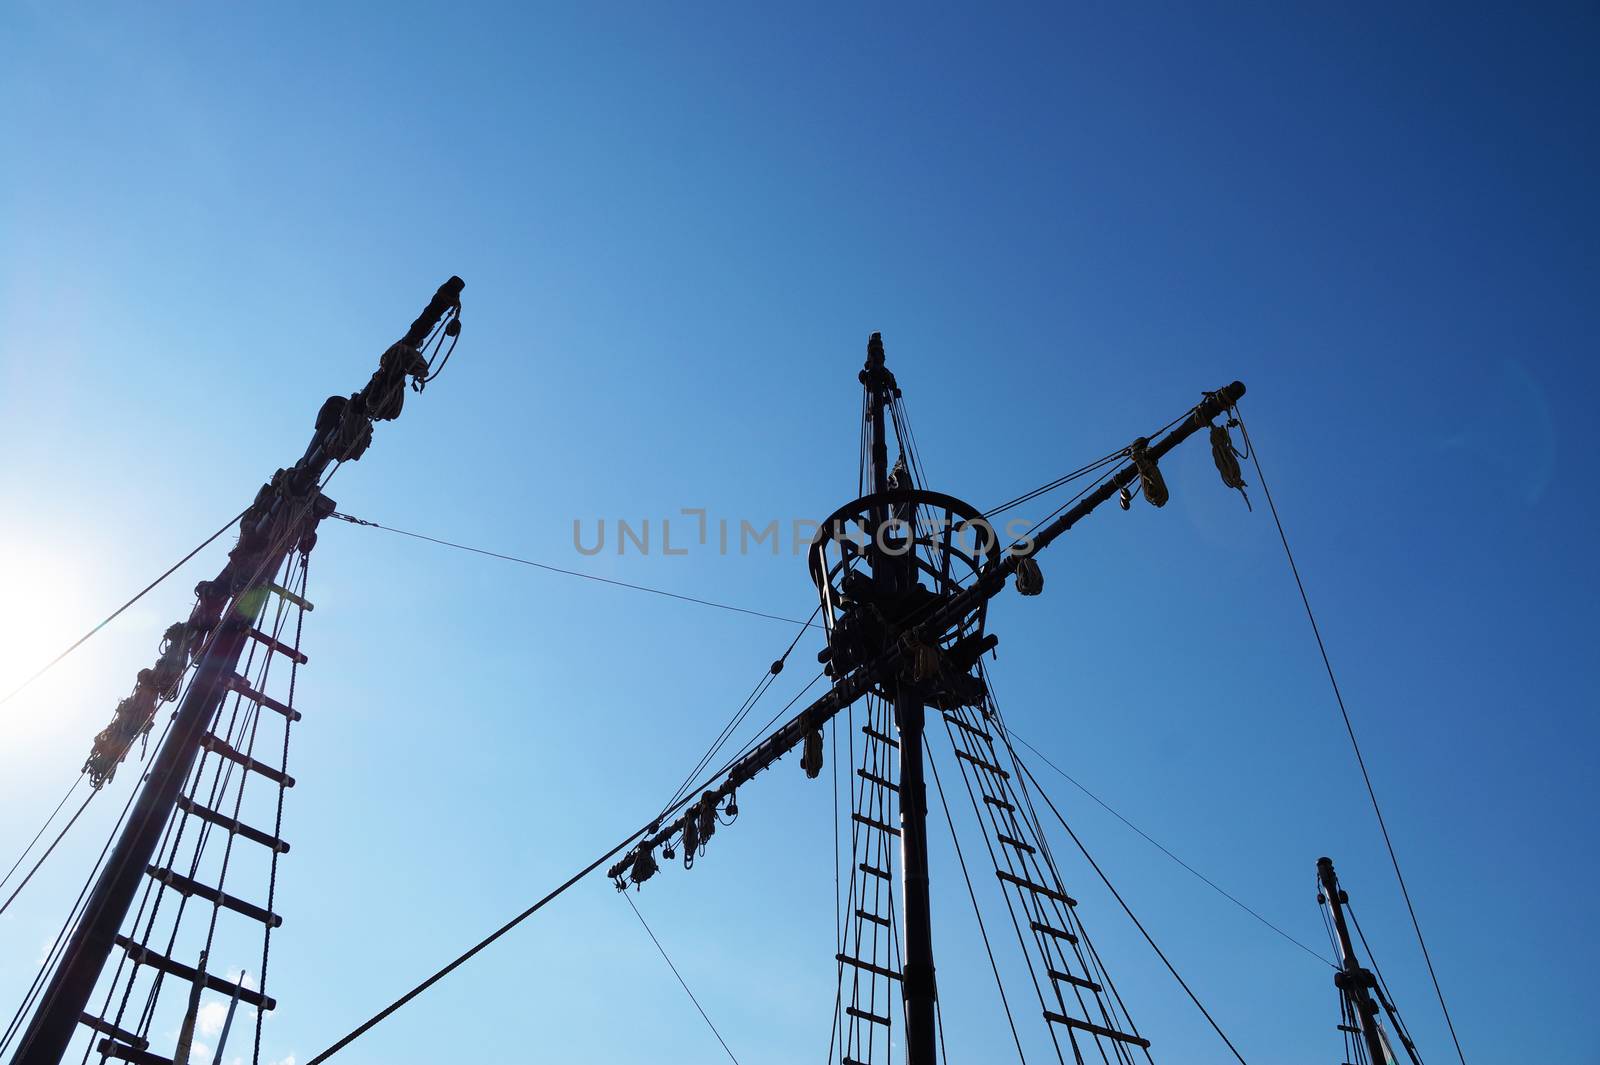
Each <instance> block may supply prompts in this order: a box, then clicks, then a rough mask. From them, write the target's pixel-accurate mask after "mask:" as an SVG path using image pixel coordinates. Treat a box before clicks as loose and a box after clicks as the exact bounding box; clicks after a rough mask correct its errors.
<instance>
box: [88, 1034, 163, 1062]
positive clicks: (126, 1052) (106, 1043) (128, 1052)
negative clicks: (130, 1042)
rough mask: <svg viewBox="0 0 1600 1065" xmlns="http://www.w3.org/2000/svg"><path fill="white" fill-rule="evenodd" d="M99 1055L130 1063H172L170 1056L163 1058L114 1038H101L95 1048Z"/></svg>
mask: <svg viewBox="0 0 1600 1065" xmlns="http://www.w3.org/2000/svg"><path fill="white" fill-rule="evenodd" d="M96 1049H98V1050H99V1051H100V1053H101V1055H103V1056H104V1057H108V1058H116V1059H117V1060H118V1061H126V1062H130V1063H131V1065H172V1059H171V1058H164V1057H162V1056H161V1055H160V1054H152V1053H150V1051H148V1050H144V1049H142V1048H140V1047H133V1046H127V1045H126V1044H123V1043H119V1042H117V1041H116V1040H114V1039H102V1040H100V1045H99V1046H98V1047H97V1048H96Z"/></svg>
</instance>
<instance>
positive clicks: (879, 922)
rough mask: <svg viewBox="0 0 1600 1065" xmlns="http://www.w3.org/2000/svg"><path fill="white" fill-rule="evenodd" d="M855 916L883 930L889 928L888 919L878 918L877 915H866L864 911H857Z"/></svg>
mask: <svg viewBox="0 0 1600 1065" xmlns="http://www.w3.org/2000/svg"><path fill="white" fill-rule="evenodd" d="M856 916H857V917H859V918H861V919H862V920H863V921H871V922H872V923H873V924H875V925H881V926H882V927H884V928H888V927H889V918H887V917H879V916H878V915H877V914H875V913H868V912H867V911H866V910H857V911H856Z"/></svg>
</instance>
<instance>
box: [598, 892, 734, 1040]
mask: <svg viewBox="0 0 1600 1065" xmlns="http://www.w3.org/2000/svg"><path fill="white" fill-rule="evenodd" d="M622 897H623V898H624V899H625V900H627V903H628V908H629V909H631V910H632V911H633V915H634V916H635V917H637V918H639V924H641V925H643V926H644V932H645V935H647V936H649V937H650V942H652V943H654V944H655V945H656V950H658V951H660V952H661V960H662V961H664V962H666V963H667V968H669V969H671V970H672V975H673V976H676V977H677V978H678V986H679V987H681V988H683V993H684V994H686V995H688V996H689V1001H690V1002H693V1003H694V1008H695V1009H697V1010H699V1011H700V1017H701V1019H702V1020H704V1021H705V1022H706V1027H707V1028H710V1029H711V1034H712V1035H714V1036H716V1037H717V1042H719V1043H721V1044H722V1049H723V1050H724V1051H726V1052H727V1055H728V1059H729V1060H730V1061H732V1062H733V1065H739V1059H738V1058H737V1057H735V1056H734V1053H733V1051H732V1050H730V1049H728V1042H727V1040H725V1039H723V1038H722V1033H721V1032H719V1031H717V1026H716V1025H714V1024H712V1023H711V1018H710V1017H708V1016H707V1015H706V1011H705V1007H704V1006H701V1005H700V1000H699V999H697V998H695V997H694V992H693V991H690V990H689V985H688V984H687V983H686V982H685V981H684V979H683V974H682V973H680V972H678V967H677V966H676V965H674V964H672V959H671V958H669V957H667V948H666V947H663V946H662V945H661V940H659V939H657V938H656V934H655V933H654V932H652V931H651V930H650V925H649V924H648V923H646V921H645V919H644V914H642V913H640V912H639V907H638V906H635V905H634V903H633V899H632V897H631V896H629V894H628V893H627V892H626V891H624V892H623V893H622Z"/></svg>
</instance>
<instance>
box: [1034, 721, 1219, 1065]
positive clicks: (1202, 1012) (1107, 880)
mask: <svg viewBox="0 0 1600 1065" xmlns="http://www.w3.org/2000/svg"><path fill="white" fill-rule="evenodd" d="M1002 735H1004V734H1003V733H1002ZM1011 760H1012V761H1013V762H1014V763H1015V764H1016V765H1017V766H1018V767H1019V768H1021V770H1022V773H1023V775H1024V776H1026V777H1027V778H1028V779H1029V780H1031V781H1032V782H1033V786H1034V789H1035V790H1037V791H1038V793H1039V797H1040V798H1041V799H1043V800H1044V804H1045V805H1046V806H1048V807H1049V808H1050V812H1051V813H1052V814H1054V815H1055V818H1056V820H1057V821H1059V822H1061V827H1062V828H1064V829H1066V831H1067V835H1068V836H1070V837H1072V842H1073V843H1075V844H1076V845H1077V847H1078V850H1079V851H1080V852H1081V853H1082V854H1083V856H1084V858H1085V859H1086V860H1087V861H1088V862H1089V866H1090V868H1092V869H1093V870H1094V872H1095V875H1096V876H1098V877H1099V878H1100V882H1101V883H1102V884H1104V885H1105V886H1106V890H1107V891H1109V892H1111V897H1112V898H1114V899H1116V900H1117V905H1118V906H1121V907H1122V912H1123V913H1125V914H1127V915H1128V920H1130V921H1132V922H1133V926H1134V927H1135V928H1137V929H1138V930H1139V934H1140V935H1141V936H1143V937H1144V941H1145V942H1146V943H1148V944H1150V949H1151V950H1153V951H1155V952H1156V957H1158V958H1160V959H1161V964H1162V965H1165V966H1166V967H1167V972H1169V973H1171V974H1172V978H1173V979H1174V980H1176V981H1178V986H1179V987H1181V988H1183V993H1184V994H1186V995H1188V996H1189V1001H1190V1002H1193V1003H1194V1004H1195V1008H1196V1009H1198V1010H1199V1011H1200V1015H1201V1016H1203V1017H1204V1018H1205V1019H1206V1023H1207V1024H1209V1025H1211V1028H1212V1030H1213V1031H1215V1032H1216V1033H1217V1035H1219V1036H1221V1037H1222V1041H1223V1042H1224V1043H1226V1044H1227V1045H1228V1049H1229V1050H1230V1051H1232V1052H1233V1056H1234V1057H1236V1058H1238V1059H1239V1065H1249V1063H1248V1062H1246V1061H1245V1060H1244V1055H1243V1054H1240V1053H1239V1048H1238V1047H1236V1046H1234V1045H1233V1040H1231V1039H1229V1038H1228V1033H1227V1032H1224V1031H1223V1030H1222V1026H1221V1025H1219V1024H1217V1022H1216V1019H1215V1018H1213V1017H1212V1016H1211V1012H1210V1011H1209V1010H1207V1009H1206V1007H1205V1004H1204V1003H1202V1002H1201V1001H1200V999H1199V997H1198V996H1197V995H1196V994H1195V993H1194V992H1193V991H1192V990H1190V988H1189V985H1188V984H1187V983H1186V982H1184V979H1183V977H1182V976H1179V975H1178V970H1177V969H1176V968H1174V967H1173V964H1172V962H1170V961H1168V960H1167V956H1166V954H1164V953H1163V952H1162V950H1161V948H1160V947H1158V946H1156V941H1155V939H1154V937H1152V936H1151V935H1150V933H1149V932H1147V931H1146V930H1145V927H1144V925H1143V924H1141V923H1140V921H1139V918H1137V917H1135V916H1134V915H1133V910H1132V909H1131V908H1130V907H1129V906H1128V904H1127V902H1125V901H1124V900H1123V898H1122V894H1121V893H1120V892H1118V891H1117V889H1116V888H1115V887H1112V886H1111V880H1110V878H1109V877H1107V876H1106V874H1105V872H1104V870H1102V869H1101V868H1100V863H1098V862H1096V861H1095V860H1094V856H1093V855H1091V854H1090V853H1089V848H1087V847H1085V846H1084V845H1083V840H1081V839H1079V838H1078V834H1077V833H1076V832H1074V831H1072V826H1071V825H1069V824H1067V819H1066V818H1065V817H1063V816H1061V811H1060V810H1058V809H1056V804H1055V803H1054V802H1052V801H1051V800H1050V796H1049V795H1048V794H1047V793H1046V792H1045V790H1044V787H1043V785H1041V784H1040V783H1039V780H1038V778H1037V777H1035V776H1034V775H1033V770H1031V769H1029V768H1028V766H1027V765H1026V763H1024V762H1023V761H1022V760H1021V759H1019V758H1018V757H1017V752H1016V750H1015V749H1013V750H1012V751H1011Z"/></svg>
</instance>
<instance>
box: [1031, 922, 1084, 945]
mask: <svg viewBox="0 0 1600 1065" xmlns="http://www.w3.org/2000/svg"><path fill="white" fill-rule="evenodd" d="M1028 927H1029V928H1031V929H1033V931H1035V932H1038V933H1039V934H1040V935H1046V936H1054V937H1055V938H1057V939H1064V940H1066V941H1067V942H1068V943H1076V942H1077V941H1078V937H1077V936H1075V935H1073V934H1072V933H1071V932H1063V931H1062V930H1061V929H1059V928H1052V927H1050V926H1049V925H1047V924H1043V923H1041V922H1039V921H1029V922H1028Z"/></svg>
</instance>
